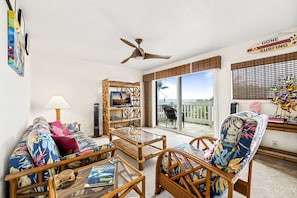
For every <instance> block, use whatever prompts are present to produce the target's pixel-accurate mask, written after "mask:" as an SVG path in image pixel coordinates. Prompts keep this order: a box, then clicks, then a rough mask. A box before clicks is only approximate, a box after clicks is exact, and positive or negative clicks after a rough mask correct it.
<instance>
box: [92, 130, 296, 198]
mask: <svg viewBox="0 0 297 198" xmlns="http://www.w3.org/2000/svg"><path fill="white" fill-rule="evenodd" d="M145 130H147V131H150V132H152V133H156V134H162V135H163V134H164V135H166V137H167V147H174V146H176V145H179V144H181V143H184V142H189V140H191V139H192V138H191V137H188V136H183V135H180V134H176V133H173V132H168V131H165V130H162V129H157V128H145ZM94 140H95V141H97V142H98V143H106V142H108V141H109V140H108V137H107V136H102V137H100V138H94ZM116 155H121V156H122V157H124V158H125V159H126V160H127V161H129V163H131V164H132V165H133V166H134V167H136V168H137V167H138V164H137V163H136V161H135V160H133V159H132V158H130V157H129V156H127V155H126V154H124V153H122V152H121V151H116ZM155 165H156V157H155V158H153V159H150V160H148V161H146V162H145V164H144V166H145V168H144V170H143V171H141V172H142V173H143V174H144V175H145V183H146V187H145V188H146V197H148V198H151V197H154V198H171V197H173V196H172V195H171V194H170V193H168V192H167V191H162V192H161V193H160V194H158V195H155V193H154V192H155ZM240 177H241V178H244V179H245V178H246V177H247V170H243V172H242V173H241V176H240ZM130 197H132V196H130ZM233 197H235V198H242V197H244V196H242V195H240V194H238V193H236V192H235V193H234V196H233ZM251 197H252V198H287V197H288V198H289V197H297V164H295V163H290V162H287V161H284V160H278V159H274V158H270V157H266V156H261V155H256V157H255V160H254V163H253V176H252V189H251Z"/></svg>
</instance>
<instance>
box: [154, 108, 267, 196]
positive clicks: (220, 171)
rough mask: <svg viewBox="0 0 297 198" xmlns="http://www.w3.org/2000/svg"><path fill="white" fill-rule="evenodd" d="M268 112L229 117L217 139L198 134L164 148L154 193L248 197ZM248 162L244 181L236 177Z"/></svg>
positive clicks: (158, 166)
mask: <svg viewBox="0 0 297 198" xmlns="http://www.w3.org/2000/svg"><path fill="white" fill-rule="evenodd" d="M267 120H268V117H267V115H264V114H261V115H258V114H257V113H254V112H250V111H245V112H240V113H237V114H232V115H230V116H228V117H227V118H226V119H225V120H224V122H223V124H222V127H221V132H220V138H218V139H215V138H213V137H205V136H204V137H198V138H194V139H193V140H192V141H190V143H184V144H181V145H178V146H176V147H174V148H168V149H165V150H163V151H162V152H161V153H160V154H159V156H158V159H157V163H156V188H155V192H156V194H158V193H160V192H161V190H162V189H165V190H167V191H168V192H170V193H171V194H172V195H173V196H174V197H188V198H190V197H191V198H194V197H215V198H217V197H226V196H228V197H229V198H231V197H232V196H233V191H237V192H239V193H241V194H243V195H245V196H246V197H250V188H251V179H252V160H253V157H254V155H255V153H256V151H257V149H258V147H259V144H260V142H261V140H262V136H263V135H264V132H265V130H266V126H267ZM246 165H249V169H248V178H247V181H245V180H242V179H239V175H240V172H241V171H242V169H244V168H245V167H246Z"/></svg>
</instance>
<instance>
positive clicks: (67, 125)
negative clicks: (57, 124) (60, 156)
mask: <svg viewBox="0 0 297 198" xmlns="http://www.w3.org/2000/svg"><path fill="white" fill-rule="evenodd" d="M63 126H64V127H65V128H67V129H68V130H69V131H70V132H71V133H73V132H77V131H80V127H79V124H78V122H72V123H64V124H63Z"/></svg>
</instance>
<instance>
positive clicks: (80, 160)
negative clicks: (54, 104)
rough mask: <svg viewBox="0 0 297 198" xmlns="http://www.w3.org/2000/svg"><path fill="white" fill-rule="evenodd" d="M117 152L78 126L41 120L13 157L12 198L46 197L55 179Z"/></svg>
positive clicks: (35, 124)
mask: <svg viewBox="0 0 297 198" xmlns="http://www.w3.org/2000/svg"><path fill="white" fill-rule="evenodd" d="M57 123H58V124H57ZM56 126H58V128H57V127H56ZM115 149H116V148H115V147H114V146H113V145H112V144H104V145H98V144H97V143H96V142H95V141H94V140H92V138H89V137H88V136H87V135H85V134H84V133H83V132H81V131H79V128H78V125H77V124H76V123H69V124H63V125H62V124H61V123H60V125H59V122H53V123H49V122H48V121H46V119H44V118H42V117H38V118H36V119H34V121H33V125H32V126H30V127H28V128H27V130H26V131H25V132H24V134H23V136H22V138H21V139H20V140H19V141H18V143H17V145H16V147H15V149H14V151H13V152H12V154H11V155H10V157H9V174H8V175H6V176H5V181H8V182H9V196H10V197H11V198H15V197H37V196H40V197H44V196H45V195H47V194H48V179H49V178H50V177H51V176H53V175H55V174H57V173H59V172H60V171H62V170H64V169H68V168H71V169H75V168H78V167H81V166H85V165H87V164H90V163H93V162H96V161H100V160H102V159H106V158H108V157H111V156H113V155H114V152H115Z"/></svg>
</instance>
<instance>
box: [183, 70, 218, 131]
mask: <svg viewBox="0 0 297 198" xmlns="http://www.w3.org/2000/svg"><path fill="white" fill-rule="evenodd" d="M213 76H214V74H213V71H204V72H199V73H196V74H191V75H186V76H183V77H181V108H180V109H181V114H182V119H181V122H182V123H181V124H182V127H181V130H179V131H181V133H183V134H187V135H190V136H194V137H197V136H201V135H211V136H212V135H213V84H214V83H213V82H214V80H213Z"/></svg>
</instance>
